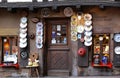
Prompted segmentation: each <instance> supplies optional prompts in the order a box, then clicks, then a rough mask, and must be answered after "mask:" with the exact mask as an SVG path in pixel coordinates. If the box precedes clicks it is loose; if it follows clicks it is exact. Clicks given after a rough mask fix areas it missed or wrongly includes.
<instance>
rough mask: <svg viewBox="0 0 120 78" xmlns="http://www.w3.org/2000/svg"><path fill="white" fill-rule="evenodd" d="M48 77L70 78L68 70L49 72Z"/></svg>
mask: <svg viewBox="0 0 120 78" xmlns="http://www.w3.org/2000/svg"><path fill="white" fill-rule="evenodd" d="M48 76H60V77H61V76H69V71H68V70H49V71H48Z"/></svg>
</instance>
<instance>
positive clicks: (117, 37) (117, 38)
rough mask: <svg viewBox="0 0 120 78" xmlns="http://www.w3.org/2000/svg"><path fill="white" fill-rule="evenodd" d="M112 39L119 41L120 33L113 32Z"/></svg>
mask: <svg viewBox="0 0 120 78" xmlns="http://www.w3.org/2000/svg"><path fill="white" fill-rule="evenodd" d="M114 40H115V42H120V34H115V35H114Z"/></svg>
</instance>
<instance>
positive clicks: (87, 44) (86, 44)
mask: <svg viewBox="0 0 120 78" xmlns="http://www.w3.org/2000/svg"><path fill="white" fill-rule="evenodd" d="M84 45H85V46H91V45H92V41H91V42H86V41H85V42H84Z"/></svg>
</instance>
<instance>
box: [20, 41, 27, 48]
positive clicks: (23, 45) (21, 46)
mask: <svg viewBox="0 0 120 78" xmlns="http://www.w3.org/2000/svg"><path fill="white" fill-rule="evenodd" d="M19 47H20V48H25V47H27V42H25V43H21V42H20V43H19Z"/></svg>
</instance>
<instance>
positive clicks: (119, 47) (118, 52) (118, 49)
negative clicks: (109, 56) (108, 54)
mask: <svg viewBox="0 0 120 78" xmlns="http://www.w3.org/2000/svg"><path fill="white" fill-rule="evenodd" d="M114 51H115V54H120V46H117V47H115V49H114Z"/></svg>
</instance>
